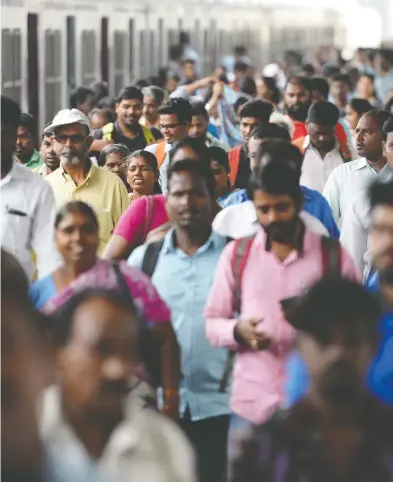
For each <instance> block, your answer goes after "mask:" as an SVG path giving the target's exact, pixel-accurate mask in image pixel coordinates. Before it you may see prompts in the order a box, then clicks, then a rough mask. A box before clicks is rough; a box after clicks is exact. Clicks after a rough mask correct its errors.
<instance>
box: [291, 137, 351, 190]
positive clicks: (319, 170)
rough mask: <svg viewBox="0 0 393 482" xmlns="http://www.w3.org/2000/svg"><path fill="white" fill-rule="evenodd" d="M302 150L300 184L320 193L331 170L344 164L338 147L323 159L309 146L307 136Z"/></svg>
mask: <svg viewBox="0 0 393 482" xmlns="http://www.w3.org/2000/svg"><path fill="white" fill-rule="evenodd" d="M303 148H304V160H303V166H302V175H301V177H300V184H301V185H302V186H306V187H308V188H310V189H315V190H316V191H319V192H322V191H323V188H324V187H325V184H326V181H327V180H328V177H329V176H330V173H331V172H332V171H333V169H335V168H336V167H337V166H340V165H341V164H343V163H344V160H343V158H342V157H341V154H340V152H339V148H338V145H336V147H335V148H334V149H333V150H332V151H330V152H328V153H327V154H326V156H325V157H324V158H323V159H322V157H321V155H320V154H319V152H318V151H317V150H316V149H315V147H313V146H312V145H311V143H310V138H309V136H306V138H305V140H304V144H303Z"/></svg>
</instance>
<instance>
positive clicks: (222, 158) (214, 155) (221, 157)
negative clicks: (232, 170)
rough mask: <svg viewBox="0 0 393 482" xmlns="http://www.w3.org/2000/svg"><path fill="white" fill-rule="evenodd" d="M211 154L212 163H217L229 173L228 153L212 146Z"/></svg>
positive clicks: (210, 148)
mask: <svg viewBox="0 0 393 482" xmlns="http://www.w3.org/2000/svg"><path fill="white" fill-rule="evenodd" d="M209 152H210V156H211V160H212V161H217V162H218V164H220V166H221V167H223V168H224V169H225V171H226V172H229V159H228V153H227V152H226V151H225V150H224V149H222V148H221V147H218V146H211V147H209Z"/></svg>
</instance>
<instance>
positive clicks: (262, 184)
mask: <svg viewBox="0 0 393 482" xmlns="http://www.w3.org/2000/svg"><path fill="white" fill-rule="evenodd" d="M299 179H300V176H299V173H298V172H297V171H295V170H294V169H293V168H292V167H291V166H290V165H289V163H288V162H285V161H283V160H280V159H277V160H275V162H269V163H268V164H266V165H261V164H260V165H259V166H257V167H256V169H254V171H253V172H252V174H251V177H250V181H249V185H248V189H247V193H248V197H249V199H253V198H254V193H255V191H259V190H261V191H264V192H266V193H268V194H271V195H273V196H275V195H280V194H286V195H288V196H290V197H291V198H292V199H293V200H294V202H295V204H296V206H297V207H298V208H299V209H300V206H301V204H302V201H303V193H302V190H301V188H300V184H299Z"/></svg>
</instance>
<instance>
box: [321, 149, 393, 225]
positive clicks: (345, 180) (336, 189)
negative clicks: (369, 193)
mask: <svg viewBox="0 0 393 482" xmlns="http://www.w3.org/2000/svg"><path fill="white" fill-rule="evenodd" d="M386 169H388V167H387V166H384V167H383V168H382V169H381V171H380V172H379V173H377V171H375V169H373V168H372V167H371V166H370V164H369V163H368V162H367V160H366V158H365V157H360V158H359V159H356V160H355V161H352V162H347V163H345V164H341V166H338V167H336V168H335V169H334V170H333V172H332V173H331V174H330V176H329V179H328V180H327V183H326V185H325V189H324V190H323V195H324V196H325V198H326V199H327V201H328V203H329V204H330V207H331V208H332V211H333V216H334V219H335V220H336V222H338V221H339V219H340V218H341V217H342V216H343V214H344V213H345V210H346V209H347V207H348V205H349V204H351V202H352V201H353V198H354V197H355V196H357V195H358V194H359V192H360V191H363V190H364V189H367V187H368V186H369V185H370V184H371V183H372V182H373V181H375V180H376V179H378V178H383V177H384V176H385V170H386Z"/></svg>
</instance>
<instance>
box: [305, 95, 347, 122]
mask: <svg viewBox="0 0 393 482" xmlns="http://www.w3.org/2000/svg"><path fill="white" fill-rule="evenodd" d="M339 117H340V113H339V110H338V109H337V107H336V106H335V105H334V104H332V103H331V102H327V101H322V102H315V103H314V104H311V106H310V108H309V110H308V115H307V120H308V122H312V123H313V124H318V125H322V126H335V125H336V124H337V122H338V119H339Z"/></svg>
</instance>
